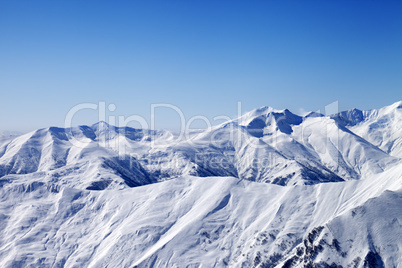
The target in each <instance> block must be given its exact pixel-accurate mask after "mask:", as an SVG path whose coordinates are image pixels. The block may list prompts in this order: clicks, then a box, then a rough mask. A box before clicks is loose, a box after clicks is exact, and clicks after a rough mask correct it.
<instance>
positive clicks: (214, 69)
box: [0, 0, 402, 131]
mask: <svg viewBox="0 0 402 268" xmlns="http://www.w3.org/2000/svg"><path fill="white" fill-rule="evenodd" d="M401 14H402V1H370V0H365V1H100V0H97V1H79V0H69V1H41V0H35V1H19V0H12V1H11V0H0V41H1V42H0V93H1V96H0V97H1V99H0V100H1V103H0V122H1V125H0V129H8V130H22V131H26V130H31V129H35V128H40V127H47V126H50V125H56V126H63V124H64V117H65V115H66V114H67V112H68V110H69V109H70V108H71V107H73V106H74V105H76V104H78V103H82V102H93V103H97V102H99V101H106V103H107V104H110V103H113V104H115V105H116V107H117V108H116V111H115V112H113V113H111V115H125V116H129V115H133V114H137V115H141V116H144V117H146V118H149V116H150V105H151V104H152V103H171V104H174V105H176V106H178V107H180V108H181V109H182V110H183V112H184V113H185V115H186V117H191V116H193V115H205V116H207V117H209V118H212V117H214V116H216V115H228V116H235V115H236V113H237V102H238V101H241V102H242V107H243V111H247V110H251V109H254V108H257V107H260V106H263V105H268V106H272V107H274V108H277V109H284V108H288V109H290V110H291V111H293V112H295V113H299V112H300V111H303V110H305V111H307V110H317V109H321V110H322V109H324V106H325V105H327V104H329V103H332V102H333V101H339V106H340V109H342V110H344V109H350V108H353V107H357V108H360V109H370V108H379V107H382V106H385V105H389V104H392V103H393V102H395V101H398V100H401V99H402V94H401V93H402V31H401V29H402V16H401ZM156 116H157V127H167V128H170V127H172V128H174V126H175V125H176V124H177V123H178V118H177V115H176V114H175V113H174V112H173V111H168V110H167V109H165V110H164V109H161V110H159V112H158V111H157V113H156ZM95 121H97V116H96V113H95V112H93V111H87V112H82V113H80V114H79V115H77V117H75V119H74V123H76V124H92V123H94V122H95Z"/></svg>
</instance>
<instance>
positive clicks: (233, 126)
mask: <svg viewBox="0 0 402 268" xmlns="http://www.w3.org/2000/svg"><path fill="white" fill-rule="evenodd" d="M401 107H402V103H401V102H399V103H396V104H393V105H391V106H388V107H384V108H382V109H379V110H371V111H361V113H360V112H358V111H357V110H353V111H351V112H344V113H341V114H338V115H334V116H331V117H326V116H306V117H300V116H297V115H294V114H292V113H291V112H290V111H288V110H275V109H272V108H269V107H263V108H260V109H257V110H254V111H252V112H250V113H248V114H246V115H244V116H242V117H240V118H239V119H235V120H232V121H230V122H227V123H224V124H221V125H219V126H216V127H213V128H212V129H208V130H206V131H204V132H202V133H193V134H192V135H191V139H190V140H179V141H177V140H176V141H175V138H176V137H177V136H175V135H174V134H172V133H170V132H168V131H159V130H158V131H154V130H152V131H151V130H136V129H131V128H117V127H114V126H110V125H107V124H106V123H104V122H102V123H99V124H95V125H93V126H81V127H78V128H73V129H61V128H53V127H52V128H47V129H41V130H37V131H33V132H31V133H27V134H25V135H21V136H19V137H16V138H14V139H13V140H11V141H10V140H9V141H7V142H5V143H3V144H0V267H134V266H136V267H183V266H186V267H201V266H202V267H225V266H229V267H253V266H254V267H306V266H313V265H316V266H317V267H326V266H325V265H328V266H329V265H338V266H342V267H364V266H369V265H374V267H381V266H383V267H398V265H400V263H402V257H401V253H400V252H399V249H400V248H401V247H402V242H401V241H402V229H401V222H402V218H401V217H402V207H401V206H400V204H401V200H402V162H401V160H400V158H399V157H400V155H399V148H400V147H398V146H399V145H400V144H399V142H400V137H401V132H400V130H401V129H400V122H401ZM73 136H74V137H75V139H77V140H78V141H79V142H80V143H79V144H80V145H82V146H81V147H79V146H75V145H74V144H73V143H72V139H73ZM233 137H235V138H233ZM378 141H380V142H378ZM390 144H392V145H390ZM121 147H124V150H123V151H122V150H121ZM210 159H215V160H216V161H218V162H219V161H227V162H225V163H226V164H225V165H221V164H222V162H219V163H220V164H218V165H213V163H211V162H210V161H209V160H210ZM261 159H263V160H264V161H267V162H262V164H257V165H255V161H259V160H261ZM250 160H251V162H250ZM253 161H254V162H253ZM264 182H265V183H264ZM320 265H321V266H320Z"/></svg>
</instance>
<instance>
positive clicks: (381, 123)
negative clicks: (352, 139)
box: [333, 101, 402, 157]
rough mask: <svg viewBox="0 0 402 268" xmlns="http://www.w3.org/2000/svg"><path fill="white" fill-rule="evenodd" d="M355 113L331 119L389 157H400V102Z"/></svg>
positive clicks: (401, 104) (401, 146)
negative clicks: (336, 120)
mask: <svg viewBox="0 0 402 268" xmlns="http://www.w3.org/2000/svg"><path fill="white" fill-rule="evenodd" d="M355 111H358V110H351V111H346V112H342V113H340V114H336V115H334V116H333V118H334V119H338V121H339V122H340V123H341V124H343V125H344V126H346V127H347V128H349V129H350V130H351V131H353V132H354V133H355V134H357V135H359V136H361V137H362V138H364V139H365V140H367V141H369V142H370V143H372V144H373V145H374V146H376V147H378V148H380V149H381V150H383V151H384V152H386V153H388V154H389V155H392V156H395V157H402V124H401V122H402V101H399V102H396V103H394V104H392V105H390V106H386V107H384V108H381V109H378V110H370V111H360V112H359V113H357V112H355ZM344 118H348V119H347V120H345V119H344Z"/></svg>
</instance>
